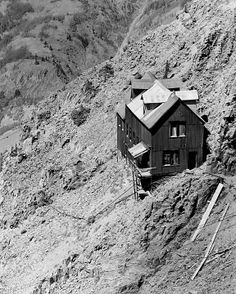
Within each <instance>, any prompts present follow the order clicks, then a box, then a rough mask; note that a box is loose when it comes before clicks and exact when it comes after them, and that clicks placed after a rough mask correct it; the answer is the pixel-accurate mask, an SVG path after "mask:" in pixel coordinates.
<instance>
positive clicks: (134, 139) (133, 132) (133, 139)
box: [133, 131, 135, 142]
mask: <svg viewBox="0 0 236 294" xmlns="http://www.w3.org/2000/svg"><path fill="white" fill-rule="evenodd" d="M133 141H134V142H135V132H134V131H133Z"/></svg>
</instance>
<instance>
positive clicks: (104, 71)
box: [99, 63, 114, 81]
mask: <svg viewBox="0 0 236 294" xmlns="http://www.w3.org/2000/svg"><path fill="white" fill-rule="evenodd" d="M99 75H100V76H102V77H103V78H104V80H105V81H106V80H107V79H108V78H110V77H113V76H114V69H113V67H112V65H111V64H109V63H107V64H106V65H105V66H104V67H102V68H101V69H100V70H99Z"/></svg>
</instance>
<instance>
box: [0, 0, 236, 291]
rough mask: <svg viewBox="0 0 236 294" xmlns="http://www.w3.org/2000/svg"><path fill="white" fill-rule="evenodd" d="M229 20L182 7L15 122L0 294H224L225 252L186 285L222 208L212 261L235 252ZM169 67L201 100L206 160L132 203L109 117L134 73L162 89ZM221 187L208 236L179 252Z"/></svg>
mask: <svg viewBox="0 0 236 294" xmlns="http://www.w3.org/2000/svg"><path fill="white" fill-rule="evenodd" d="M235 8H236V4H235V1H234V0H231V1H230V0H223V1H222V0H214V1H212V0H206V1H199V0H193V1H191V2H190V4H189V6H188V12H186V11H182V13H181V14H179V15H178V19H176V20H175V21H174V22H173V23H171V24H168V25H165V26H161V27H159V28H157V29H156V30H153V31H152V32H151V33H150V34H148V35H147V36H145V37H144V38H142V39H141V40H140V41H138V42H136V43H133V44H130V45H129V46H128V47H127V48H125V49H124V52H122V53H120V54H119V55H117V56H116V57H115V58H114V59H113V60H110V61H107V62H104V63H102V64H100V65H98V66H96V67H93V68H91V69H89V70H87V71H85V72H84V73H83V74H82V75H81V76H80V77H78V78H77V79H76V80H74V81H73V82H71V83H68V84H67V85H66V86H65V88H64V89H61V90H58V91H57V92H55V93H53V94H51V95H50V96H49V97H48V98H46V99H45V100H43V101H42V102H41V103H40V104H39V106H38V109H37V111H35V112H34V113H32V115H31V117H30V120H28V121H25V124H24V128H23V130H22V139H21V147H18V148H16V149H14V150H12V152H11V153H8V154H5V156H4V160H3V164H2V172H1V174H0V175H1V178H0V196H1V197H0V203H1V206H0V223H1V234H0V238H1V240H0V246H1V247H0V256H1V265H0V276H1V278H0V289H1V291H2V293H9V292H10V293H19V294H20V293H22V294H23V293H34V294H35V293H59V294H60V293H63V294H67V293H83V294H86V293H101V294H103V293H104V294H105V293H106V294H107V293H112V294H113V293H117V294H118V293H123V294H124V293H126V294H128V293H143V294H144V293H169V294H170V293H234V289H235V281H236V277H235V257H236V254H235V248H232V249H231V250H228V251H226V253H224V254H222V255H220V256H218V258H215V259H214V260H213V261H212V262H209V263H208V264H207V265H206V266H205V267H204V268H203V269H202V271H201V272H200V273H199V275H198V276H197V277H196V279H195V280H194V281H191V280H190V277H191V275H192V274H193V272H194V271H195V269H196V268H197V266H198V265H199V263H200V261H201V259H202V258H203V256H204V250H205V248H206V246H207V244H208V243H209V241H210V239H211V236H212V235H213V230H214V229H215V227H216V223H217V220H218V219H219V215H220V214H221V212H222V210H223V209H224V207H225V204H226V203H230V208H229V211H228V214H227V217H226V220H225V222H224V225H223V227H222V229H221V230H220V232H219V235H218V237H217V239H216V242H215V247H214V250H213V252H212V255H211V258H214V257H215V255H214V254H216V253H217V251H219V252H220V251H222V250H224V249H225V248H227V247H230V246H232V245H233V244H235V234H234V230H235V220H234V216H235V170H236V145H235V129H236V123H235V119H234V118H235V108H236V101H235V76H236V65H235V64H236V63H235V59H236V55H235V54H236V53H235V50H234V49H235V44H236V43H235V17H234V11H235ZM167 61H168V63H169V73H168V76H169V77H174V76H175V77H182V78H183V80H184V83H185V85H186V86H187V87H189V88H195V89H197V90H198V91H199V95H200V102H199V105H198V109H199V112H200V114H201V115H206V116H207V117H208V123H207V127H208V128H209V130H210V132H211V135H210V136H209V140H208V142H209V146H210V149H211V156H210V157H209V160H208V162H207V163H206V164H204V165H203V166H202V167H201V168H199V169H196V170H194V171H192V172H188V171H186V172H184V173H182V174H179V175H177V176H175V177H169V178H165V179H162V181H160V182H158V183H156V188H153V190H152V197H146V198H145V199H144V200H143V201H141V200H140V201H136V200H135V199H134V197H133V195H132V182H131V172H130V167H129V166H128V165H126V164H125V161H124V160H123V159H121V158H118V161H117V150H116V139H115V138H116V119H115V108H116V106H117V105H118V104H119V103H120V102H121V101H122V96H123V94H124V90H125V89H126V87H127V82H128V80H129V78H130V77H131V75H132V73H135V72H137V71H139V72H141V73H144V72H145V71H146V70H152V71H153V72H155V74H156V75H157V76H158V77H162V76H163V74H164V71H165V65H166V62H167ZM225 117H227V119H225ZM209 170H211V171H217V172H220V171H222V172H223V171H224V172H225V173H226V175H224V176H223V175H221V176H220V177H219V176H215V175H212V174H208V173H207V172H208V171H209ZM227 173H228V174H227ZM229 174H230V175H229ZM221 178H222V179H221ZM220 180H223V181H224V186H225V188H224V191H223V193H222V195H221V196H220V198H219V200H218V202H217V205H216V207H215V208H214V209H213V213H212V215H211V217H210V219H209V221H208V223H207V226H206V228H204V230H203V232H202V233H201V234H200V236H199V237H198V239H197V240H196V241H195V242H194V243H189V242H188V240H189V238H190V236H191V235H192V232H193V230H194V229H195V228H196V226H197V225H198V223H199V220H200V218H201V215H202V213H203V211H204V209H205V206H206V204H207V201H208V200H209V199H210V198H211V196H212V194H213V191H214V190H215V188H216V186H217V184H218V183H219V181H220ZM209 273H211V274H210V275H209Z"/></svg>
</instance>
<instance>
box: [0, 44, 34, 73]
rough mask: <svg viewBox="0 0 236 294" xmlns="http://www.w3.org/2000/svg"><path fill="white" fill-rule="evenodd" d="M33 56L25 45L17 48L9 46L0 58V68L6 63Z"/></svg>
mask: <svg viewBox="0 0 236 294" xmlns="http://www.w3.org/2000/svg"><path fill="white" fill-rule="evenodd" d="M33 58H34V56H33V55H32V54H31V53H30V52H29V50H28V48H27V47H26V46H23V47H20V48H19V49H13V48H9V49H8V50H7V51H6V53H5V56H4V58H3V59H2V60H0V68H1V67H3V66H5V65H6V64H7V63H11V62H15V61H18V60H21V59H33Z"/></svg>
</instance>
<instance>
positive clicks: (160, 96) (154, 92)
mask: <svg viewBox="0 0 236 294" xmlns="http://www.w3.org/2000/svg"><path fill="white" fill-rule="evenodd" d="M170 94H171V91H170V90H168V89H167V88H165V87H164V86H163V85H162V84H161V83H160V82H159V81H158V80H156V81H155V83H154V85H153V86H152V87H151V88H150V89H149V90H147V91H146V92H145V93H143V102H144V103H145V104H149V103H163V102H166V101H167V99H168V98H169V96H170Z"/></svg>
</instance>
